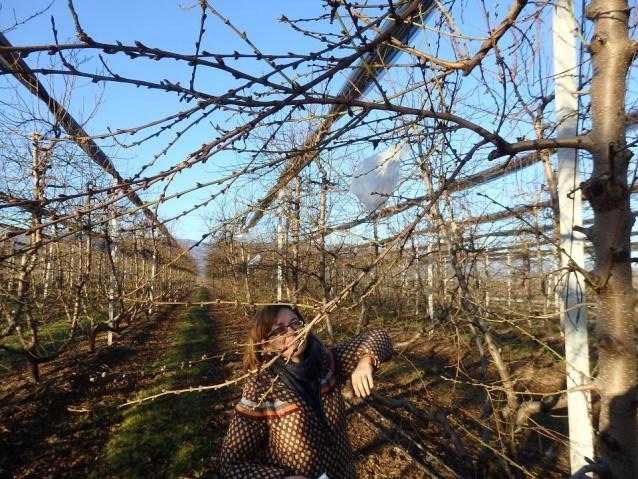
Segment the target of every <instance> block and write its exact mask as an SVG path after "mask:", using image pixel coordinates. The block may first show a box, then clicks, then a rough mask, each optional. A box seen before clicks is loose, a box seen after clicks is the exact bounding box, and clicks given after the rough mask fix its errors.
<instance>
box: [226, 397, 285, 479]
mask: <svg viewBox="0 0 638 479" xmlns="http://www.w3.org/2000/svg"><path fill="white" fill-rule="evenodd" d="M253 396H255V394H254V389H253V388H252V385H249V384H247V385H246V386H245V387H244V393H243V396H242V399H241V401H240V402H239V404H237V406H236V407H235V411H234V413H233V418H232V419H231V422H230V426H229V427H228V432H226V437H225V438H224V443H223V445H222V450H221V454H220V462H221V473H222V477H224V478H227V479H283V478H285V477H286V476H288V473H287V471H285V470H284V469H280V468H277V467H272V466H268V465H265V464H263V462H260V459H263V458H264V457H265V452H266V449H267V448H268V422H267V421H266V418H265V417H263V416H262V415H261V414H260V409H259V407H258V406H257V407H254V405H255V401H254V399H255V398H254V397H253ZM248 405H253V407H252V408H249V407H248Z"/></svg>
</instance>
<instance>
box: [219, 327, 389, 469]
mask: <svg viewBox="0 0 638 479" xmlns="http://www.w3.org/2000/svg"><path fill="white" fill-rule="evenodd" d="M392 353H393V349H392V342H391V341H390V338H389V337H388V335H387V334H386V333H385V332H384V331H373V332H369V333H365V334H362V335H360V336H357V337H356V338H354V339H352V340H350V341H348V342H347V343H345V344H343V345H340V346H337V347H336V348H333V349H331V350H326V351H325V354H324V355H323V365H322V376H321V377H322V379H321V403H322V407H323V410H324V414H325V416H326V422H327V424H325V423H322V422H321V420H320V419H319V418H318V417H317V415H316V414H315V413H314V411H313V410H312V409H311V407H310V406H309V405H307V404H306V403H305V402H304V401H303V400H302V399H301V397H300V396H299V395H298V393H296V392H295V391H292V390H290V389H289V388H288V387H286V385H285V384H283V382H282V381H279V380H277V378H276V376H275V375H274V374H273V373H272V372H271V371H270V369H265V370H262V371H260V372H259V373H257V374H256V375H254V376H251V377H250V378H249V379H248V380H247V381H246V383H245V385H244V390H243V393H242V398H241V400H240V402H239V403H238V404H237V406H236V407H235V412H234V416H233V419H232V421H231V423H230V426H229V428H228V432H227V433H226V438H225V439H224V444H223V446H222V452H221V465H222V474H223V476H224V477H226V478H228V479H239V478H247V479H248V478H250V479H281V478H284V477H286V476H289V475H300V476H306V477H308V478H311V479H316V478H317V477H319V476H320V475H321V474H323V473H326V474H327V475H328V478H329V479H339V478H344V479H349V478H354V477H355V473H354V462H353V457H352V451H351V449H350V444H349V442H348V437H347V435H346V417H345V407H344V402H343V399H342V397H341V387H342V386H343V384H344V383H345V382H346V380H347V379H348V378H349V377H350V375H351V374H352V372H353V371H354V369H355V368H356V366H357V364H358V362H359V360H360V359H361V358H362V357H363V356H364V355H366V354H369V355H371V356H372V357H373V360H374V363H375V365H377V364H379V363H381V362H384V361H387V360H388V359H389V358H390V357H391V355H392Z"/></svg>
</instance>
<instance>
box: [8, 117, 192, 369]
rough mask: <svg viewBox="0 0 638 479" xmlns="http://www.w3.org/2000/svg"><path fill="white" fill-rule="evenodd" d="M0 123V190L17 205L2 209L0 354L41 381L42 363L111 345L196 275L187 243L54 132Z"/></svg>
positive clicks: (185, 288)
mask: <svg viewBox="0 0 638 479" xmlns="http://www.w3.org/2000/svg"><path fill="white" fill-rule="evenodd" d="M30 123H31V124H32V125H33V124H40V125H42V124H46V122H45V121H43V120H42V119H38V118H36V117H34V118H31V121H30ZM3 127H4V134H5V136H4V142H5V146H6V150H5V158H6V159H7V161H6V170H5V171H6V173H7V175H6V176H5V178H4V184H3V189H4V190H5V191H8V192H11V193H12V194H13V195H14V197H18V198H20V204H19V205H17V206H15V207H13V205H12V202H11V201H8V202H7V203H5V204H4V205H3V210H2V212H3V215H2V220H3V221H2V224H1V225H0V284H1V285H2V286H1V287H0V321H1V323H0V354H2V355H3V357H4V358H5V359H8V360H9V361H10V362H11V363H13V364H16V362H12V361H11V360H12V359H16V357H17V358H18V361H17V363H19V362H20V359H22V360H26V362H27V363H28V365H29V367H30V371H31V375H32V378H33V379H34V380H35V381H38V380H39V377H40V365H41V364H43V363H45V362H48V361H51V360H53V359H55V358H57V357H58V356H59V355H60V354H61V353H62V352H64V351H67V350H69V349H76V348H79V347H82V345H83V344H88V347H89V348H90V350H91V351H95V350H96V348H97V346H98V342H99V341H102V340H103V341H104V342H105V343H106V344H107V345H110V344H112V342H113V340H114V334H117V333H120V332H122V331H123V330H124V329H126V328H127V327H128V326H129V325H131V324H132V323H133V322H134V321H135V320H136V318H139V316H140V314H143V315H151V314H152V313H153V312H154V311H155V309H156V303H157V302H161V301H174V300H177V299H181V298H183V297H184V296H185V295H186V294H187V293H188V292H189V291H190V289H191V287H192V284H193V282H194V280H195V276H196V274H197V273H196V268H195V266H194V264H193V262H192V260H191V258H190V257H189V256H188V255H187V254H185V251H184V248H182V247H181V246H180V245H179V244H177V243H176V242H175V240H174V239H173V238H171V237H167V236H166V235H164V234H162V233H161V232H160V231H158V229H159V228H158V227H157V225H154V224H153V223H151V222H150V221H149V220H148V218H147V217H146V216H145V215H143V214H142V213H141V212H139V211H136V209H134V208H131V206H130V204H129V203H128V202H127V201H126V200H127V199H126V198H125V197H124V198H122V197H119V198H118V197H117V196H115V195H113V194H112V193H111V192H110V190H109V189H108V187H107V186H106V185H108V183H109V179H108V178H107V177H106V175H105V174H104V172H103V171H102V170H101V169H100V168H98V167H97V166H91V165H90V164H89V163H87V162H86V158H85V157H84V155H83V154H82V152H81V151H79V149H77V148H76V147H74V145H73V144H72V143H64V142H61V141H59V130H57V131H58V135H57V136H58V137H57V138H56V135H55V133H54V134H53V135H52V136H49V137H47V136H46V132H45V134H39V133H33V134H31V135H23V136H22V137H20V132H19V129H18V125H15V124H9V123H5V124H4V125H3ZM10 128H16V129H15V130H13V131H9V129H10ZM60 191H63V192H64V193H63V194H62V195H61V194H60ZM52 196H55V197H57V198H60V197H61V196H62V197H64V198H66V197H68V198H69V199H68V200H66V201H64V202H60V201H58V202H56V201H51V202H49V201H48V199H50V198H51V197H52ZM101 333H102V334H101Z"/></svg>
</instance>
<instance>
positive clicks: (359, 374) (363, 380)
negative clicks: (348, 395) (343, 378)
mask: <svg viewBox="0 0 638 479" xmlns="http://www.w3.org/2000/svg"><path fill="white" fill-rule="evenodd" d="M373 361H374V360H373V359H372V356H370V355H365V356H363V357H362V358H361V359H360V360H359V364H357V367H356V368H355V370H354V372H353V373H352V389H354V393H355V395H356V396H357V397H360V398H364V397H368V396H369V395H370V394H371V393H372V389H374V381H373V379H372V372H373V371H374V368H373V367H372V364H373Z"/></svg>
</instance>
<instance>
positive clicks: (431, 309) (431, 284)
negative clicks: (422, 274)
mask: <svg viewBox="0 0 638 479" xmlns="http://www.w3.org/2000/svg"><path fill="white" fill-rule="evenodd" d="M432 250H433V245H432V241H430V242H428V255H427V258H428V313H429V314H430V320H432V321H433V320H434V255H433V253H432Z"/></svg>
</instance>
